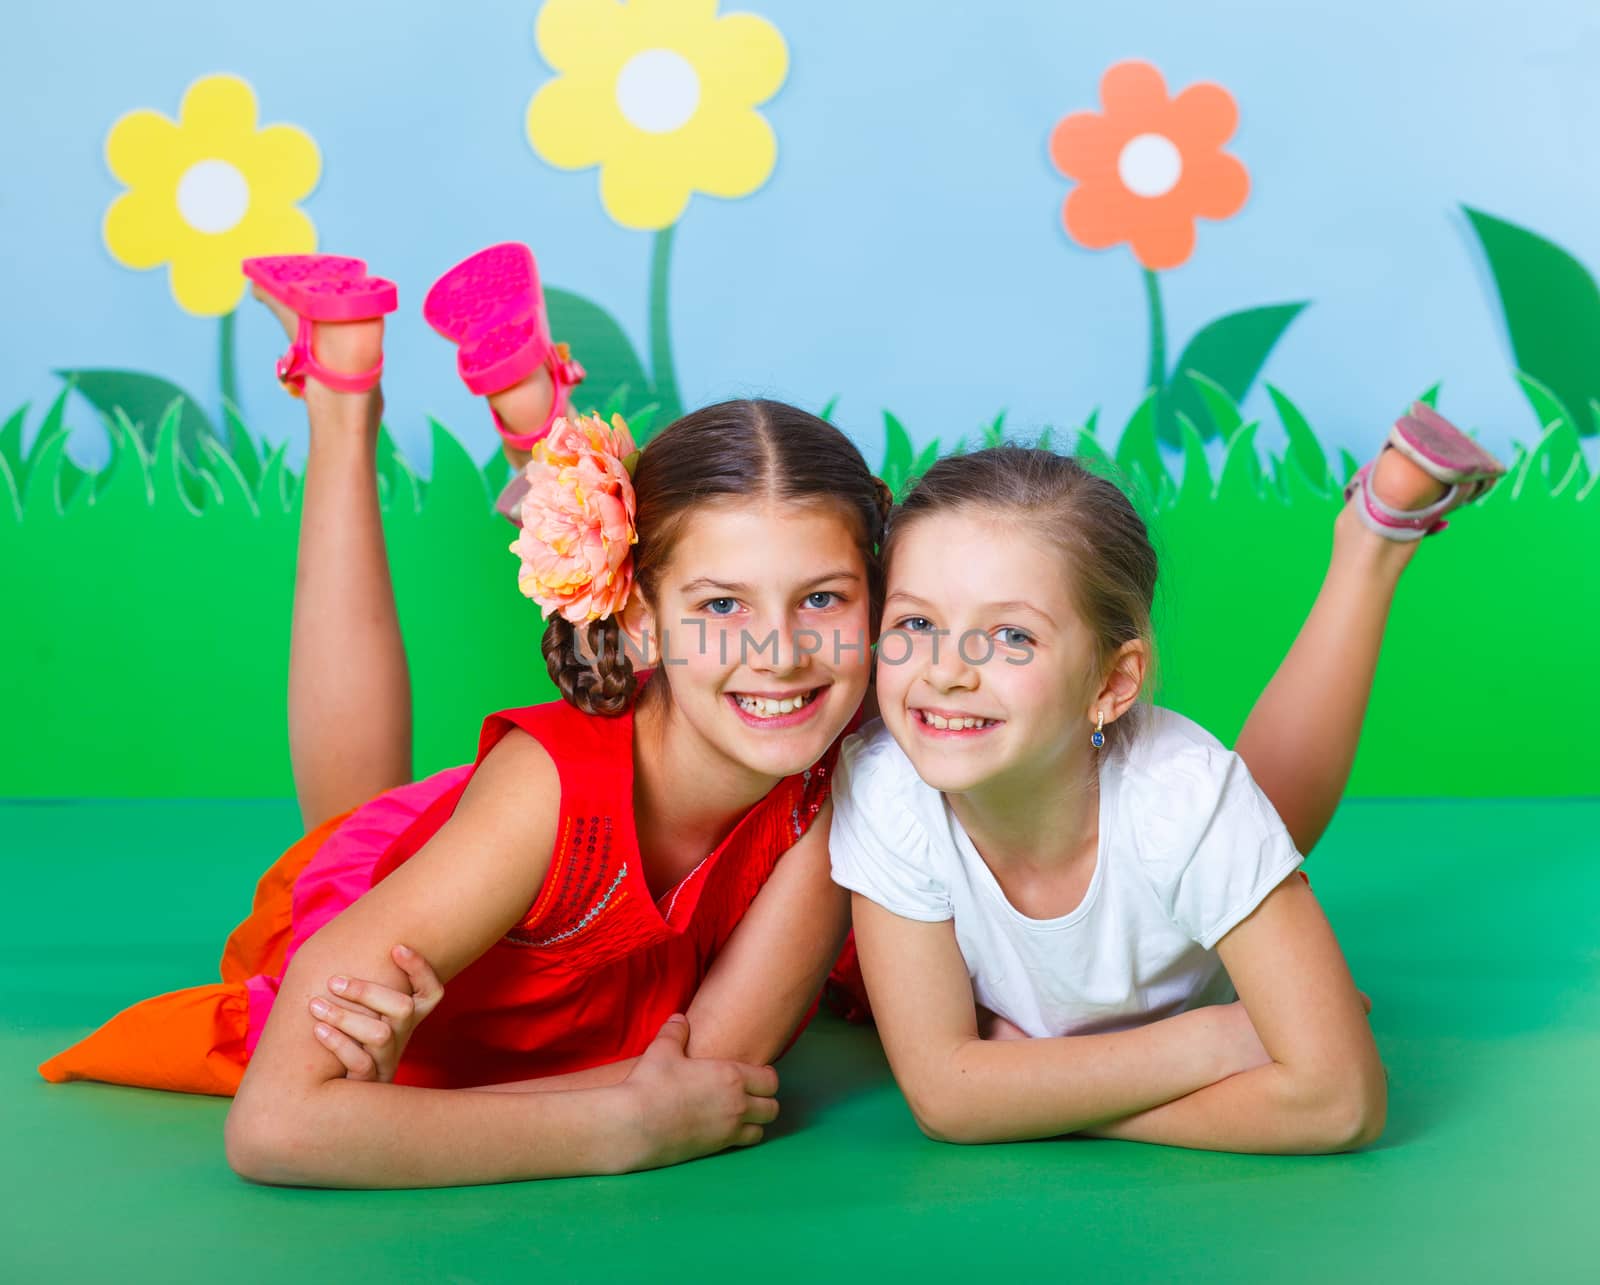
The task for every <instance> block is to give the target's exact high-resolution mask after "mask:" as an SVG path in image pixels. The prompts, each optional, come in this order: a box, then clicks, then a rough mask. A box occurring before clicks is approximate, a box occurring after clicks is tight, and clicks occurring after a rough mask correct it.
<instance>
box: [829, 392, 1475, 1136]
mask: <svg viewBox="0 0 1600 1285" xmlns="http://www.w3.org/2000/svg"><path fill="white" fill-rule="evenodd" d="M1390 441H1391V444H1392V445H1394V446H1395V447H1397V448H1398V449H1396V450H1392V451H1389V450H1386V451H1385V452H1384V454H1383V455H1382V457H1381V459H1380V460H1379V461H1378V463H1377V464H1376V465H1371V466H1368V468H1366V469H1363V470H1362V472H1361V473H1360V474H1359V475H1358V476H1357V479H1356V480H1355V481H1354V482H1353V483H1352V488H1351V491H1352V495H1353V500H1352V503H1351V504H1350V505H1348V506H1347V508H1346V510H1345V512H1344V513H1343V514H1342V515H1341V517H1340V519H1339V522H1338V523H1337V526H1336V530H1335V537H1334V543H1335V552H1334V558H1333V564H1332V568H1331V570H1330V572H1329V576H1328V579H1327V581H1326V582H1325V583H1324V586H1323V590H1322V594H1321V596H1320V597H1319V599H1318V601H1317V604H1316V606H1315V607H1314V609H1313V611H1312V615H1311V618H1310V620H1309V621H1308V623H1307V625H1306V627H1305V629H1304V630H1303V631H1302V633H1301V636H1300V638H1299V639H1298V640H1297V641H1296V643H1295V646H1294V648H1293V649H1292V650H1291V652H1290V653H1289V656H1288V658H1287V659H1286V660H1285V661H1284V663H1283V666H1282V667H1281V668H1280V669H1279V671H1278V674H1277V676H1276V677H1275V678H1274V680H1273V682H1272V683H1271V684H1270V685H1269V687H1268V688H1267V690H1266V692H1265V693H1264V694H1263V696H1262V698H1261V700H1260V702H1259V703H1258V705H1257V707H1256V709H1255V711H1254V712H1253V713H1252V715H1251V719H1250V722H1249V723H1248V724H1247V725H1246V728H1245V730H1244V732H1243V733H1242V734H1241V736H1240V742H1239V744H1240V749H1239V753H1237V754H1236V753H1234V752H1232V751H1229V750H1227V749H1225V748H1224V747H1223V746H1222V745H1221V744H1219V743H1218V742H1217V740H1216V739H1215V738H1213V737H1212V736H1210V735H1209V734H1208V733H1206V732H1205V731H1204V730H1203V729H1201V728H1200V727H1198V726H1196V725H1195V724H1194V723H1192V722H1190V721H1189V720H1188V719H1185V718H1183V717H1181V716H1180V715H1178V714H1174V713H1171V712H1169V711H1166V710H1161V709H1155V708H1151V707H1149V706H1140V705H1139V703H1138V698H1139V695H1140V693H1141V691H1142V690H1143V688H1144V687H1145V681H1146V678H1147V676H1148V674H1149V670H1150V665H1151V659H1152V653H1151V629H1150V608H1151V600H1152V597H1153V593H1154V589H1155V582H1156V557H1155V554H1154V552H1153V550H1152V549H1151V546H1150V542H1149V539H1148V536H1147V533H1146V530H1145V526H1144V523H1143V522H1142V521H1141V520H1140V518H1139V517H1138V515H1137V514H1136V513H1135V511H1134V509H1133V507H1132V506H1131V505H1130V504H1129V503H1128V501H1127V499H1126V498H1125V497H1124V496H1123V494H1122V493H1121V492H1120V491H1119V490H1118V489H1117V488H1116V487H1115V486H1114V485H1112V484H1111V483H1110V482H1108V481H1106V480H1104V479H1103V478H1100V477H1096V476H1094V475H1092V474H1090V473H1088V472H1086V471H1085V470H1084V469H1083V468H1082V467H1081V466H1080V465H1078V464H1077V463H1076V462H1075V461H1072V460H1070V459H1067V458H1064V457H1061V456H1058V455H1054V454H1052V453H1050V452H1046V451H1037V450H1028V449H1024V448H1020V447H1002V448H998V449H995V450H988V451H981V452H978V453H976V454H973V455H966V456H958V457H954V458H951V459H946V460H942V461H940V462H939V463H938V464H936V465H934V466H933V468H931V469H930V470H929V471H928V473H927V475H926V476H925V477H924V478H923V480H922V481H921V482H920V483H919V484H918V485H917V486H916V488H915V489H914V490H913V491H912V493H911V494H910V496H909V497H908V498H907V500H906V502H905V504H904V505H903V506H902V507H901V508H900V509H899V510H897V511H896V514H895V516H894V517H893V519H892V520H891V524H890V528H889V536H888V540H887V544H886V548H885V553H884V558H885V564H886V571H887V576H888V587H887V596H886V602H885V610H884V616H883V625H884V631H883V634H882V636H881V638H880V641H879V651H878V671H877V696H878V702H879V705H880V708H881V711H882V719H883V721H882V723H881V724H869V725H868V726H867V727H866V728H864V729H863V731H862V732H861V733H860V734H859V735H858V736H857V737H856V738H854V739H853V740H852V741H851V742H849V743H847V744H846V746H845V748H844V752H843V754H842V756H841V759H840V764H839V769H838V774H837V777H836V780H835V783H834V815H833V823H832V832H831V836H830V847H831V852H832V862H833V877H834V879H835V881H836V882H838V883H839V884H841V885H843V886H844V887H847V888H849V889H851V890H852V891H853V893H854V894H855V896H854V898H853V901H854V916H855V932H856V943H857V947H858V950H859V952H860V958H861V965H862V969H863V972H864V974H865V978H866V983H867V990H868V994H869V996H870V998H871V1002H872V1007H873V1012H874V1014H875V1016H876V1018H877V1022H878V1028H879V1031H880V1033H881V1035H882V1038H883V1044H884V1048H885V1050H886V1051H887V1053H888V1056H889V1061H890V1064H891V1066H892V1067H893V1070H894V1073H895V1077H896V1079H897V1080H898V1081H899V1083H900V1087H901V1088H902V1090H903V1091H904V1092H905V1095H906V1098H907V1100H908V1102H909V1103H910V1106H911V1109H912V1112H913V1114H914V1115H915V1116H916V1119H917V1122H918V1123H919V1124H920V1125H921V1127H922V1128H923V1130H924V1132H926V1133H927V1134H928V1135H929V1136H931V1137H935V1138H940V1139H944V1140H948V1141H956V1142H997V1141H1008V1140H1018V1139H1024V1138H1043V1137H1054V1136H1057V1135H1062V1134H1070V1133H1085V1134H1092V1135H1096V1136H1102V1137H1117V1138H1127V1139H1135V1140H1141V1141H1147V1142H1160V1143H1167V1144H1170V1145H1175V1146H1186V1147H1203V1148H1212V1149H1217V1150H1230V1151H1262V1152H1316V1151H1333V1150H1343V1149H1347V1148H1350V1147H1357V1146H1362V1145H1365V1144H1366V1143H1369V1142H1371V1141H1372V1140H1373V1139H1375V1138H1376V1137H1377V1136H1378V1134H1379V1133H1380V1132H1381V1131H1382V1128H1383V1121H1384V1113H1385V1108H1386V1083H1385V1075H1384V1072H1383V1068H1382V1066H1381V1064H1380V1063H1379V1060H1378V1054H1377V1050H1376V1048H1375V1046H1374V1044H1373V1040H1372V1034H1371V1030H1370V1028H1369V1026H1368V1023H1367V1020H1366V1007H1367V1006H1366V1004H1365V1002H1364V998H1363V997H1362V996H1361V995H1360V993H1359V992H1358V991H1357V990H1356V987H1355V985H1354V983H1353V981H1352V979H1351V976H1350V972H1349V969H1348V968H1347V967H1346V964H1345V961H1344V957H1343V955H1342V954H1341V952H1340V950H1339V945H1338V943H1337V942H1336V941H1335V939H1334V935H1333V932H1332V930H1331V929H1330V927H1329V925H1328V922H1327V920H1326V918H1324V916H1323V913H1322V911H1321V909H1320V907H1319V906H1318V904H1317V901H1316V899H1315V898H1314V897H1313V895H1312V893H1311V890H1310V888H1309V886H1308V885H1307V883H1306V881H1305V880H1304V879H1303V878H1301V877H1296V875H1297V872H1298V870H1299V867H1300V863H1301V850H1304V849H1309V848H1310V846H1311V844H1312V843H1314V842H1315V840H1316V838H1317V837H1318V836H1319V835H1320V834H1321V832H1322V830H1323V828H1324V827H1325V826H1326V824H1327V822H1328V819H1329V817H1330V816H1331V815H1332V812H1333V809H1334V807H1335V806H1336V805H1337V801H1338V798H1339V795H1340V794H1341V793H1342V791H1343V786H1344V782H1345V780H1346V778H1347V776H1348V773H1349V767H1350V761H1351V758H1352V757H1353V755H1354V750H1355V743H1356V739H1357V734H1358V732H1359V728H1360V722H1361V715H1362V711H1363V710H1364V708H1365V704H1366V692H1367V690H1368V689H1369V687H1370V683H1371V677H1372V668H1373V665H1374V664H1375V662H1376V658H1377V652H1378V647H1379V643H1380V641H1381V638H1382V632H1383V623H1384V618H1385V616H1386V615H1387V610H1388V604H1389V597H1390V594H1391V593H1392V592H1393V589H1394V586H1395V583H1396V581H1397V580H1398V577H1399V574H1400V571H1401V570H1402V569H1403V567H1404V565H1405V563H1406V561H1407V560H1408V559H1409V558H1410V556H1411V555H1412V553H1413V552H1414V551H1415V549H1416V547H1417V545H1416V540H1417V539H1418V538H1420V536H1422V535H1424V534H1427V533H1429V532H1430V531H1433V530H1437V529H1439V526H1440V525H1442V524H1441V523H1440V522H1439V518H1440V517H1441V516H1442V514H1443V513H1445V512H1447V511H1448V510H1449V509H1451V508H1454V507H1456V506H1457V505H1459V504H1461V503H1464V502H1465V501H1466V500H1469V499H1472V498H1475V497H1476V496H1477V495H1480V494H1482V492H1483V491H1484V490H1486V489H1487V488H1488V486H1490V485H1492V484H1493V481H1494V479H1495V477H1496V476H1497V475H1498V474H1499V472H1501V471H1502V470H1501V469H1500V467H1499V465H1497V464H1496V463H1495V462H1494V461H1493V459H1492V458H1490V457H1488V456H1487V455H1486V454H1484V453H1483V452H1482V451H1481V450H1480V449H1479V448H1477V447H1476V446H1475V445H1474V444H1473V443H1471V441H1470V439H1467V438H1465V437H1464V436H1463V435H1461V434H1460V433H1458V432H1457V431H1456V430H1455V429H1454V428H1453V427H1452V426H1450V425H1449V424H1448V423H1446V422H1445V421H1443V420H1442V419H1440V418H1439V417H1438V416H1437V415H1434V414H1433V413H1432V412H1425V411H1424V410H1422V409H1421V408H1418V409H1417V410H1414V411H1413V413H1412V415H1411V416H1408V417H1405V418H1404V419H1402V420H1401V422H1400V424H1399V425H1397V426H1396V430H1395V433H1394V434H1393V435H1392V436H1391V439H1390ZM1241 556H1248V554H1247V552H1244V551H1242V552H1241ZM1237 608H1238V610H1239V611H1240V614H1239V616H1238V617H1237V619H1236V621H1235V627H1239V628H1246V629H1248V628H1251V627H1252V622H1251V619H1250V614H1249V604H1248V603H1241V604H1237ZM1224 609H1225V608H1223V607H1222V606H1221V605H1220V604H1219V608H1218V610H1219V614H1220V612H1221V611H1222V610H1224ZM1219 627H1220V626H1219ZM1247 762H1248V763H1249V768H1247V767H1246V763H1247ZM1251 770H1254V772H1255V773H1256V777H1257V778H1259V779H1260V780H1261V781H1262V782H1263V784H1265V785H1266V787H1267V788H1266V792H1263V789H1262V787H1261V786H1259V785H1258V784H1257V781H1256V780H1255V779H1252V776H1251ZM1280 814H1281V815H1282V819H1280ZM1286 822H1287V825H1286ZM1297 840H1298V843H1299V846H1298V847H1297V844H1296V841H1297ZM1236 995H1237V996H1238V997H1239V998H1238V999H1237V1000H1236V998H1235V997H1236ZM1024 1037H1026V1038H1024Z"/></svg>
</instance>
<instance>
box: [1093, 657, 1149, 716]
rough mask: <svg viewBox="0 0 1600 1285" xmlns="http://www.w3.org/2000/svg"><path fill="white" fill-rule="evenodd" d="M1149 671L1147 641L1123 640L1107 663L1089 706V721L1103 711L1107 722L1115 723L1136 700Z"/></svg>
mask: <svg viewBox="0 0 1600 1285" xmlns="http://www.w3.org/2000/svg"><path fill="white" fill-rule="evenodd" d="M1149 674H1150V644H1149V643H1147V642H1145V640H1144V639H1142V638H1135V639H1134V640H1133V641H1132V642H1125V643H1123V644H1122V646H1120V647H1118V648H1117V650H1116V654H1115V655H1113V656H1112V657H1111V661H1110V663H1109V664H1108V665H1107V666H1106V674H1105V678H1104V680H1103V681H1102V682H1101V684H1100V690H1099V691H1098V692H1097V693H1095V698H1094V702H1093V704H1091V705H1090V706H1089V721H1090V722H1091V723H1092V722H1094V721H1095V720H1096V719H1097V718H1098V716H1099V715H1100V714H1101V713H1102V712H1103V713H1104V714H1105V716H1106V722H1108V723H1115V722H1116V721H1117V720H1118V719H1119V718H1121V717H1122V716H1123V715H1124V714H1126V713H1127V712H1128V710H1129V708H1131V707H1132V705H1133V703H1134V702H1135V701H1137V700H1138V699H1139V693H1140V692H1142V691H1143V690H1144V680H1145V679H1146V678H1147V677H1149Z"/></svg>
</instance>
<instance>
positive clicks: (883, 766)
mask: <svg viewBox="0 0 1600 1285" xmlns="http://www.w3.org/2000/svg"><path fill="white" fill-rule="evenodd" d="M839 771H840V773H841V774H843V775H845V776H847V777H848V778H849V782H850V788H851V789H852V790H855V791H857V792H858V793H860V794H862V795H863V796H870V797H872V798H873V799H874V800H882V799H886V798H890V797H894V798H902V799H914V798H919V797H920V796H921V795H923V794H930V795H934V794H937V791H935V790H933V789H932V788H931V787H930V786H928V785H926V784H924V783H923V780H922V778H921V777H920V776H918V775H917V769H916V768H914V767H913V766H912V765H911V760H910V759H909V758H907V757H906V752H905V751H904V750H902V749H901V748H900V746H899V745H898V744H896V743H895V739H894V737H893V736H891V735H890V734H889V729H888V728H887V727H885V726H884V725H883V720H882V719H878V718H875V719H873V720H872V721H871V722H869V723H864V724H863V725H862V726H861V729H860V730H859V731H857V732H853V733H851V734H850V735H849V736H847V737H845V740H844V745H843V747H842V748H841V749H840V751H839Z"/></svg>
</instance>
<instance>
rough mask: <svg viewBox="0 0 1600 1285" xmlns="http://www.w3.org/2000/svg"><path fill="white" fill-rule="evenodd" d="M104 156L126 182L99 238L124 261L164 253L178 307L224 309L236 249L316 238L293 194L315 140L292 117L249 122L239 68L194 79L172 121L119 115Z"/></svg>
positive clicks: (302, 248) (269, 250)
mask: <svg viewBox="0 0 1600 1285" xmlns="http://www.w3.org/2000/svg"><path fill="white" fill-rule="evenodd" d="M106 164H107V165H108V166H110V168H111V172H112V174H114V175H115V176H116V177H117V178H118V180H120V181H121V182H122V183H124V184H126V185H127V187H128V190H127V191H126V192H124V193H123V194H122V195H121V196H119V197H118V198H117V199H116V200H115V201H113V202H112V203H111V205H110V207H109V208H108V209H107V210H106V218H105V227H104V235H105V242H106V248H107V249H108V250H110V251H111V257H112V258H114V259H115V260H116V261H117V262H118V263H120V264H123V265H124V266H125V267H129V268H157V267H160V266H161V265H162V264H163V263H167V264H170V265H171V269H170V281H171V285H172V294H173V297H174V298H175V299H177V301H178V306H179V307H180V308H182V309H183V310H184V311H185V312H192V313H197V314H199V315H200V316H207V317H215V316H220V315H221V314H223V313H225V312H231V311H233V309H234V308H235V307H236V306H237V305H238V303H239V300H240V298H241V297H242V296H243V295H244V287H245V280H244V277H243V275H242V274H241V273H240V271H239V262H240V260H242V259H247V258H250V257H251V256H253V255H259V254H309V253H310V252H311V251H313V250H315V249H316V248H317V230H316V228H315V227H313V226H312V223H311V220H310V219H309V218H308V217H307V216H306V214H305V212H304V211H302V210H300V209H299V208H298V207H297V206H296V204H295V203H296V202H297V201H301V200H304V199H305V197H307V196H308V195H309V194H310V192H311V189H312V188H314V187H315V186H316V185H317V178H318V176H319V174H320V173H321V171H322V157H321V155H320V154H319V153H318V151H317V145H316V143H314V142H313V141H312V140H311V137H310V135H308V134H306V133H305V131H304V130H301V129H297V128H296V127H295V126H293V125H268V126H267V127H266V128H265V129H257V128H256V96H255V91H254V90H252V89H251V88H250V86H249V85H248V84H246V83H245V82H244V81H242V80H240V79H239V78H238V77H237V76H206V77H204V78H202V79H200V80H197V81H195V82H194V84H192V85H190V86H189V88H188V91H187V92H186V93H185V94H184V96H183V104H182V106H181V107H180V108H179V111H178V119H177V120H176V121H172V120H170V119H168V118H167V117H165V116H163V115H162V114H161V113H160V112H157V111H151V110H148V109H141V110H139V111H133V112H129V113H128V114H127V115H126V116H123V117H122V118H121V119H119V120H118V121H117V122H116V124H114V125H112V127H111V132H110V133H109V134H107V135H106Z"/></svg>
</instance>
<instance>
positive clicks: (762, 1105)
mask: <svg viewBox="0 0 1600 1285" xmlns="http://www.w3.org/2000/svg"><path fill="white" fill-rule="evenodd" d="M739 1118H740V1119H741V1120H743V1121H744V1122H745V1123H746V1124H771V1123H772V1122H773V1121H774V1120H776V1119H777V1118H778V1099H777V1098H758V1097H749V1098H746V1099H745V1103H744V1114H743V1115H742V1116H740V1117H739Z"/></svg>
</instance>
